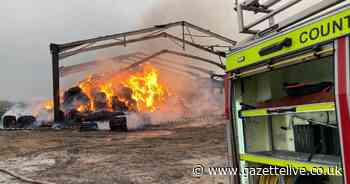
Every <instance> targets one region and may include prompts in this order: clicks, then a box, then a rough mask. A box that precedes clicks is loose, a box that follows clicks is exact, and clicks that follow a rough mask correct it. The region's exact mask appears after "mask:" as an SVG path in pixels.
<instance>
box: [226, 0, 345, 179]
mask: <svg viewBox="0 0 350 184" xmlns="http://www.w3.org/2000/svg"><path fill="white" fill-rule="evenodd" d="M284 2H285V1H284ZM279 3H281V2H280V1H279V0H268V1H264V2H261V1H259V0H248V1H244V2H238V1H236V8H235V10H236V11H237V15H238V23H239V24H238V25H239V31H240V33H245V34H251V37H249V39H247V40H246V41H243V42H242V43H239V44H238V45H237V46H236V47H235V48H234V49H232V52H231V53H230V54H228V55H227V57H226V63H225V64H226V78H225V90H226V97H225V98H226V111H227V113H228V116H229V117H230V123H229V126H228V133H229V136H228V142H229V152H230V158H232V159H231V164H232V166H233V167H236V168H239V169H240V173H245V171H247V169H250V168H270V169H271V168H276V169H275V170H277V172H275V173H271V172H270V173H268V174H264V175H263V174H256V175H249V173H248V174H247V173H245V174H241V175H238V174H237V175H235V176H232V178H231V180H232V183H247V184H248V183H249V184H254V183H257V184H265V183H266V184H267V183H271V184H272V183H273V184H275V183H286V184H290V183H293V184H294V183H298V184H301V183H315V184H316V183H317V184H318V183H325V184H328V183H329V184H335V183H345V184H346V183H350V133H349V132H350V109H349V108H350V60H349V59H350V37H349V34H350V22H349V21H350V4H349V3H348V2H346V1H339V0H324V1H320V2H318V3H316V4H314V5H312V6H311V7H309V8H307V9H305V10H303V11H301V12H299V13H298V14H296V15H292V16H288V18H287V19H285V20H283V21H281V22H276V20H275V19H276V16H277V15H278V14H283V12H286V11H287V9H290V8H292V7H296V6H297V4H298V3H301V1H298V0H292V1H288V2H285V3H284V4H282V5H280V6H278V4H279ZM304 3H305V1H304ZM307 3H311V1H308V2H306V4H307ZM294 5H295V6H294ZM276 7H277V8H276ZM299 7H301V6H300V5H299ZM247 12H248V15H249V12H250V15H251V12H253V13H259V14H263V15H262V16H259V18H258V20H256V21H255V22H251V23H248V24H247V23H245V21H244V18H245V15H246V14H247ZM263 22H268V25H269V26H268V28H267V29H262V30H254V28H256V27H259V28H261V27H262V26H259V25H261V24H262V23H263ZM282 171H283V173H284V174H283V173H282ZM287 171H289V172H287ZM294 171H295V172H294Z"/></svg>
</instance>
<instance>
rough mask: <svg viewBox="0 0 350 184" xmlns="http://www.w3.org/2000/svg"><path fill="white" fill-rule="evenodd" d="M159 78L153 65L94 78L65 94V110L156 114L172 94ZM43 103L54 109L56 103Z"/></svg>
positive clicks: (157, 71)
mask: <svg viewBox="0 0 350 184" xmlns="http://www.w3.org/2000/svg"><path fill="white" fill-rule="evenodd" d="M159 75H160V72H159V70H158V69H157V68H155V67H154V66H153V65H150V64H144V65H141V66H139V68H138V69H137V71H128V72H125V71H123V72H118V73H105V74H101V75H90V76H88V77H87V78H86V79H84V80H82V81H80V82H78V83H77V85H76V86H77V87H73V88H70V89H69V90H67V91H66V92H65V93H64V94H62V95H61V101H62V102H63V109H64V111H66V112H67V111H69V110H72V109H74V110H77V111H79V112H87V111H97V110H99V109H103V110H111V111H118V110H127V111H137V112H154V111H156V110H158V109H159V108H160V106H161V105H163V104H164V102H165V100H166V98H167V97H168V96H169V94H170V93H169V89H168V88H167V86H166V85H165V83H164V82H162V81H160V79H159ZM43 104H44V105H43V106H44V108H45V109H52V106H53V104H52V101H46V102H44V103H43Z"/></svg>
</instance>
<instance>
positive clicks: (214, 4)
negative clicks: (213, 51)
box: [0, 0, 319, 101]
mask: <svg viewBox="0 0 350 184" xmlns="http://www.w3.org/2000/svg"><path fill="white" fill-rule="evenodd" d="M307 1H308V2H309V3H313V2H316V1H319V0H315V1H314V0H307ZM233 7H234V4H233V0H215V1H214V0H127V1H125V0H89V1H87V0H59V1H57V0H2V1H1V7H0V17H1V29H0V30H1V31H0V32H1V34H0V62H1V65H0V84H1V87H0V89H1V90H0V100H6V99H7V100H15V101H18V100H26V99H31V98H36V97H48V98H50V97H51V93H52V91H51V90H52V89H51V88H52V83H51V60H50V59H51V58H50V53H49V47H48V46H49V43H51V42H55V43H64V42H70V41H75V40H79V39H85V38H90V37H96V36H101V35H106V34H112V33H118V32H125V31H130V30H133V29H137V28H142V27H144V26H151V25H155V24H164V23H168V22H172V21H180V20H186V21H189V22H192V23H193V24H196V25H198V26H202V27H205V28H208V29H210V30H212V31H215V32H218V33H221V34H223V35H225V36H227V37H230V38H231V39H234V40H239V39H240V38H241V37H239V36H238V33H237V27H236V21H235V19H236V17H235V15H234V12H233ZM113 52H115V53H119V52H120V51H118V49H117V48H114V50H110V51H109V52H108V54H109V55H111V53H112V54H113ZM123 52H127V50H125V49H124V50H123ZM105 53H106V52H105ZM105 53H104V52H94V53H88V54H83V55H79V57H73V58H71V59H70V60H68V62H74V61H79V62H81V61H86V60H92V59H94V58H96V57H99V56H101V55H104V54H105ZM65 62H67V61H65Z"/></svg>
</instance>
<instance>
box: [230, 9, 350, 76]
mask: <svg viewBox="0 0 350 184" xmlns="http://www.w3.org/2000/svg"><path fill="white" fill-rule="evenodd" d="M349 33H350V7H349V6H345V7H344V8H342V9H340V10H337V11H336V12H335V13H332V14H329V15H328V16H325V17H322V18H320V19H317V20H315V21H313V22H312V23H309V24H307V25H304V26H301V27H297V28H295V29H292V30H290V31H287V32H285V33H282V34H279V35H277V36H273V37H271V38H266V39H265V40H261V41H259V42H257V43H256V44H253V45H251V46H248V47H246V48H242V49H241V50H239V51H236V52H234V53H232V54H230V55H228V57H227V58H226V71H232V70H236V69H239V68H243V67H246V66H250V65H253V64H257V63H260V62H263V61H268V60H269V59H271V58H274V57H277V56H281V55H285V54H288V53H291V52H295V51H298V50H301V49H304V48H308V47H311V46H313V45H317V44H320V43H324V42H329V41H332V40H335V39H337V38H339V37H342V36H344V35H347V34H349Z"/></svg>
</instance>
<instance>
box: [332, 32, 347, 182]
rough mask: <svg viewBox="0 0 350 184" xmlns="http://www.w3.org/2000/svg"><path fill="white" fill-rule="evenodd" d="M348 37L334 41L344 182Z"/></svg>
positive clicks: (345, 178) (345, 174)
mask: <svg viewBox="0 0 350 184" xmlns="http://www.w3.org/2000/svg"><path fill="white" fill-rule="evenodd" d="M349 43H350V42H349V37H342V38H339V39H338V40H335V41H334V46H335V53H334V63H335V67H334V68H335V72H334V73H335V89H336V90H335V93H336V106H337V118H338V122H339V135H340V142H341V148H342V159H343V176H344V181H345V184H350V117H349V115H350V112H349V105H350V77H349V76H350V68H349V67H350V63H349V62H350V61H349V55H350V52H349V50H350V45H349Z"/></svg>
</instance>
